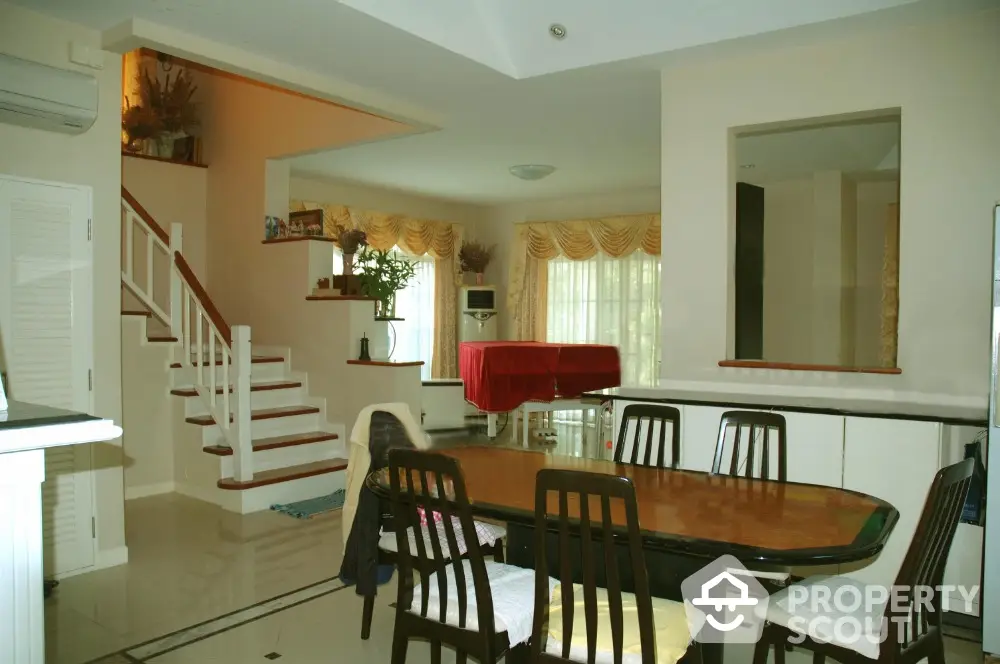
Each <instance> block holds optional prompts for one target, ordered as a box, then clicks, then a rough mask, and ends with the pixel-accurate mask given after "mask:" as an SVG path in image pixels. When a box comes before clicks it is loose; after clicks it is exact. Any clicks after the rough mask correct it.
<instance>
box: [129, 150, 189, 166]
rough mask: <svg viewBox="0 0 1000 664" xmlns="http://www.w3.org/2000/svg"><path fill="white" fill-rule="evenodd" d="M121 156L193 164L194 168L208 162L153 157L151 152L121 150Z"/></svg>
mask: <svg viewBox="0 0 1000 664" xmlns="http://www.w3.org/2000/svg"><path fill="white" fill-rule="evenodd" d="M122 156H123V157H132V158H133V159H146V160H148V161H161V162H163V163H165V164H177V165H178V166H194V167H195V168H208V164H197V163H195V162H193V161H181V160H180V159H170V158H169V157H154V156H153V155H151V154H139V153H138V152H126V151H125V150H122Z"/></svg>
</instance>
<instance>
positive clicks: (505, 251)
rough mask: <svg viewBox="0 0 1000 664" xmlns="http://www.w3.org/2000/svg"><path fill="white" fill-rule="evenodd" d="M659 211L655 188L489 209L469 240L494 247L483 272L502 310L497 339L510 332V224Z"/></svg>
mask: <svg viewBox="0 0 1000 664" xmlns="http://www.w3.org/2000/svg"><path fill="white" fill-rule="evenodd" d="M659 210H660V190H659V188H658V187H651V188H647V189H635V190H630V191H619V192H608V193H601V194H589V195H581V196H574V197H572V198H552V199H537V200H528V201H520V202H515V203H506V204H503V205H495V206H493V207H491V208H489V210H488V211H487V214H486V216H485V217H484V218H483V220H482V222H481V223H480V224H479V225H478V227H477V228H475V229H474V230H473V232H472V237H473V238H474V239H477V240H479V241H481V242H483V243H485V244H487V245H491V244H495V245H496V251H495V254H494V256H495V257H494V260H493V263H492V264H491V265H490V267H489V268H488V269H487V270H486V281H487V282H488V283H490V284H494V285H496V287H497V301H498V302H499V303H500V307H501V308H502V309H503V311H502V312H501V315H500V329H499V334H500V338H501V339H506V338H509V336H510V334H511V330H513V324H512V321H511V319H510V315H511V313H510V312H509V311H507V266H508V265H509V264H510V261H511V251H512V250H513V248H514V224H517V223H521V222H525V221H568V220H573V219H593V218H596V217H613V216H618V215H628V214H647V213H650V212H659Z"/></svg>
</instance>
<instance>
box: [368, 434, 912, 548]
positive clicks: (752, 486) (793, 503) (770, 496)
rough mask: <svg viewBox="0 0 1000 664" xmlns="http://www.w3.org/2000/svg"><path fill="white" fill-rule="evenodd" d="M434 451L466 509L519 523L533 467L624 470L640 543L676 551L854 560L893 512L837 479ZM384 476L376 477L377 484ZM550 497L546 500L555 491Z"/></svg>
mask: <svg viewBox="0 0 1000 664" xmlns="http://www.w3.org/2000/svg"><path fill="white" fill-rule="evenodd" d="M436 452H438V453H440V454H445V455H447V456H450V457H454V458H456V459H458V461H459V463H460V465H461V468H462V473H463V475H464V477H465V485H466V491H467V493H468V496H469V501H470V503H471V505H472V511H473V513H475V514H477V515H479V516H483V517H487V518H494V519H499V520H503V521H508V522H516V523H520V524H523V525H533V524H534V520H535V516H534V510H535V475H536V474H537V473H538V471H539V470H541V469H543V468H560V469H568V470H577V471H584V472H591V473H601V474H610V475H619V476H622V477H627V478H629V479H630V480H631V481H632V483H633V485H634V486H635V492H636V501H637V503H638V513H639V526H640V530H641V532H642V535H643V538H644V546H645V547H647V548H657V549H664V550H668V551H672V552H676V553H687V554H691V555H703V556H718V555H722V554H730V555H733V556H735V557H736V558H738V559H740V560H742V561H744V562H758V563H760V562H765V563H773V564H786V565H793V564H802V565H805V564H810V565H819V564H832V563H840V562H853V561H858V560H865V559H867V558H870V557H872V556H874V555H876V554H877V553H878V552H879V551H881V549H882V547H883V546H884V544H885V541H886V540H887V539H888V537H889V534H890V532H891V531H892V528H893V527H894V526H895V524H896V520H897V519H898V517H899V513H898V512H897V510H896V509H895V508H894V507H893V506H892V505H890V504H889V503H887V502H885V501H884V500H880V499H878V498H875V497H872V496H868V495H865V494H861V493H857V492H854V491H849V490H846V489H841V488H837V487H828V486H820V485H814V484H798V483H793V482H784V483H782V482H774V481H767V480H748V479H743V478H735V477H728V476H723V475H711V474H708V473H702V472H696V471H686V470H668V469H660V468H649V467H643V466H631V465H624V464H615V463H613V462H610V461H603V460H598V459H584V458H579V457H571V456H560V455H555V454H546V453H542V452H534V451H529V450H517V449H512V448H500V447H486V446H469V447H455V448H448V449H441V450H436ZM386 477H387V476H383V477H382V478H380V480H379V481H378V484H380V485H382V486H381V488H382V489H383V490H385V489H386V487H385V484H386V482H387V480H386V479H385V478H386ZM550 503H551V505H552V506H551V507H550V510H552V509H553V508H554V496H552V497H550ZM616 512H617V513H616ZM595 513H597V512H595V511H592V512H591V514H595ZM612 518H613V520H614V522H615V523H616V525H624V510H623V508H620V509H617V510H616V509H615V508H614V507H613V509H612Z"/></svg>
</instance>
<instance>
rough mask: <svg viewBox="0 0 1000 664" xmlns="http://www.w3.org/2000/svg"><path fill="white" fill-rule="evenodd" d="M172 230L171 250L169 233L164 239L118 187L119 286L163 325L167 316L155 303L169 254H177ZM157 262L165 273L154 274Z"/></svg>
mask: <svg viewBox="0 0 1000 664" xmlns="http://www.w3.org/2000/svg"><path fill="white" fill-rule="evenodd" d="M176 226H177V238H176V241H177V243H178V244H177V246H176V247H175V246H174V240H175V238H174V237H172V235H173V233H171V235H169V236H168V235H167V233H166V231H164V230H163V228H161V227H160V225H159V224H157V223H156V221H155V220H154V219H153V217H152V215H150V214H149V213H148V212H146V209H145V208H143V207H142V206H141V205H139V201H137V200H135V198H134V197H133V196H132V194H130V193H129V191H128V189H126V188H125V187H122V244H123V246H124V250H125V253H124V256H122V284H123V285H124V286H125V288H127V289H128V290H129V292H131V293H132V295H134V296H135V297H136V298H137V299H138V300H139V301H140V302H141V303H142V305H143V306H145V307H146V308H147V309H148V310H149V311H150V312H151V313H152V314H153V315H154V316H156V318H157V319H159V320H160V321H161V322H163V323H169V322H170V314H169V313H168V312H167V311H166V310H165V309H164V308H163V307H162V306H161V305H160V304H159V303H157V301H156V294H157V293H158V292H162V291H163V290H164V289H165V286H166V285H165V284H163V285H160V282H161V281H163V280H164V279H165V277H166V275H167V273H168V272H169V270H170V263H171V262H172V258H171V257H172V256H173V252H174V251H179V250H180V242H181V235H180V224H176ZM136 231H138V236H137V235H136ZM137 237H138V239H140V241H141V245H140V248H139V251H138V255H137V252H136V246H135V245H136V239H137ZM158 260H160V261H163V265H162V267H165V268H167V269H166V270H159V271H157V270H154V266H155V265H156V263H157V261H158ZM137 272H138V273H139V274H137ZM140 274H141V276H140ZM158 286H159V287H158Z"/></svg>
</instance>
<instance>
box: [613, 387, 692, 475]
mask: <svg viewBox="0 0 1000 664" xmlns="http://www.w3.org/2000/svg"><path fill="white" fill-rule="evenodd" d="M630 424H631V425H633V428H632V435H631V436H629V435H628V432H629V425H630ZM643 424H645V436H643ZM668 424H669V425H670V447H669V448H668V447H667V440H666V433H667V425H668ZM654 437H655V441H654ZM643 438H645V442H646V444H645V446H642V445H641V442H642V439H643ZM629 442H631V446H630V447H628V448H627V450H628V451H626V445H627V444H628V443H629ZM640 448H641V449H642V452H641V453H640ZM680 458H681V411H680V410H678V409H677V408H674V407H673V406H662V405H659V404H644V403H634V404H629V405H628V406H625V409H624V410H623V411H622V425H621V428H620V429H619V430H618V441H617V442H616V444H615V457H614V459H615V463H627V464H631V465H633V466H656V467H658V468H677V464H678V463H680Z"/></svg>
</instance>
